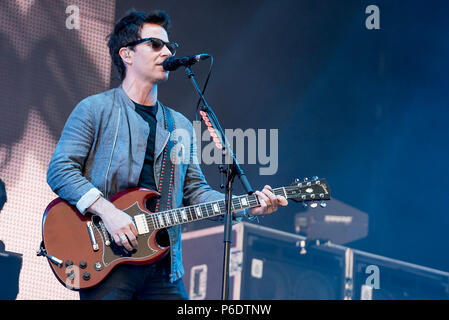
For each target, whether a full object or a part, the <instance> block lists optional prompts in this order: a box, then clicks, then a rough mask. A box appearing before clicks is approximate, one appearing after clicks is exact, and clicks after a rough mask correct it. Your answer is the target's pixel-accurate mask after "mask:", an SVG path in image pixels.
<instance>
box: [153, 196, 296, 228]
mask: <svg viewBox="0 0 449 320" xmlns="http://www.w3.org/2000/svg"><path fill="white" fill-rule="evenodd" d="M273 193H274V194H275V195H276V196H277V195H280V196H284V197H286V198H287V194H286V192H285V188H276V189H273ZM259 205H260V203H259V200H258V197H257V196H256V195H255V194H252V195H242V196H236V197H233V198H232V201H231V207H232V212H238V211H241V210H244V209H249V208H253V207H257V206H259ZM225 213H226V204H225V200H219V201H212V202H207V203H202V204H199V205H193V206H187V207H182V208H177V209H173V210H167V211H161V212H157V213H153V214H150V215H148V216H147V222H148V224H149V225H150V227H152V228H153V229H162V228H167V227H171V226H175V225H179V224H184V223H188V222H193V221H197V220H202V219H208V218H212V217H216V216H220V215H223V214H225Z"/></svg>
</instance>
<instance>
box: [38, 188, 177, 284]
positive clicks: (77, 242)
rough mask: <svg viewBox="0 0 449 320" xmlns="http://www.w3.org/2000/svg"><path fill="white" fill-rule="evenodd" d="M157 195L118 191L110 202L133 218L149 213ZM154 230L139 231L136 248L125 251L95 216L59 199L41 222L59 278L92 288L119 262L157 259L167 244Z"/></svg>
mask: <svg viewBox="0 0 449 320" xmlns="http://www.w3.org/2000/svg"><path fill="white" fill-rule="evenodd" d="M157 196H159V194H158V193H157V192H156V191H153V190H150V189H145V188H135V189H129V190H126V191H123V192H121V193H118V194H117V195H115V196H114V197H112V198H111V199H110V201H111V202H112V203H113V204H114V205H115V206H116V207H117V208H119V209H120V210H122V211H124V212H126V213H127V214H129V215H130V216H131V217H134V216H136V215H141V214H152V213H151V212H150V211H148V210H147V209H146V205H145V203H146V201H147V200H148V199H149V198H152V197H157ZM157 231H158V230H149V232H147V233H145V234H139V235H138V237H137V241H138V243H139V245H138V248H137V249H136V250H134V251H132V252H128V251H126V249H124V247H122V246H118V245H116V244H115V243H114V241H113V239H112V237H110V236H109V235H108V234H107V231H106V229H105V228H104V225H102V222H101V219H100V218H99V217H98V216H95V215H91V214H89V213H88V214H86V215H85V216H84V215H82V214H80V213H79V211H78V210H77V209H76V207H74V206H72V205H70V204H69V203H68V202H66V201H64V200H62V199H60V198H58V199H55V200H54V201H52V202H51V203H50V204H49V205H48V207H47V209H46V211H45V214H44V217H43V221H42V234H43V242H44V246H45V250H46V253H47V254H49V255H51V256H53V257H54V258H56V259H49V263H50V266H51V268H52V270H53V272H54V273H55V275H56V277H57V278H58V280H59V281H60V282H61V283H62V284H63V285H65V286H66V287H68V288H69V289H84V288H89V287H93V286H95V285H97V284H98V283H100V282H101V281H102V280H103V279H104V278H105V277H106V276H107V275H108V274H109V273H110V272H111V270H112V269H113V268H114V267H115V266H117V265H119V264H122V263H128V264H149V263H152V262H154V261H156V260H158V259H160V258H161V257H163V256H164V254H165V253H166V252H167V250H169V247H161V246H159V245H158V243H157V242H156V234H157ZM58 259H59V260H58ZM55 261H58V262H59V263H55ZM61 262H62V263H61Z"/></svg>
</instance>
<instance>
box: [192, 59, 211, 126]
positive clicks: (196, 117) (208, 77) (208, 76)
mask: <svg viewBox="0 0 449 320" xmlns="http://www.w3.org/2000/svg"><path fill="white" fill-rule="evenodd" d="M213 64H214V57H213V56H210V65H209V73H208V74H207V78H206V81H205V83H204V87H203V90H202V91H201V94H202V95H203V96H204V92H206V88H207V84H208V83H209V79H210V75H211V73H212V66H213ZM200 104H201V97H200V98H199V99H198V103H197V104H196V112H195V121H198V109H199V107H200Z"/></svg>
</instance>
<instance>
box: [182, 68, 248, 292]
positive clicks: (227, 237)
mask: <svg viewBox="0 0 449 320" xmlns="http://www.w3.org/2000/svg"><path fill="white" fill-rule="evenodd" d="M185 70H186V75H187V77H188V78H189V79H190V80H191V81H192V84H193V86H194V87H195V90H196V91H197V92H198V95H199V96H200V98H201V101H202V102H203V106H202V107H201V110H202V111H203V112H205V113H206V114H207V116H208V118H209V119H210V122H211V124H212V127H213V128H214V129H215V131H216V132H217V133H218V135H217V138H218V139H219V140H220V144H221V146H222V152H223V153H227V154H228V157H229V158H228V159H232V161H231V163H230V164H229V166H228V169H227V170H223V171H222V172H223V173H224V174H225V175H226V179H227V182H226V192H225V197H226V199H225V204H226V214H225V219H224V224H225V230H224V257H223V290H222V300H228V299H229V265H230V249H231V242H232V239H231V230H232V207H231V200H232V184H233V182H234V177H235V176H236V175H237V176H238V177H239V179H240V181H241V182H242V185H243V187H244V189H245V191H246V192H247V193H248V195H251V194H253V193H254V191H253V189H252V187H251V185H250V183H249V181H248V178H247V177H246V175H245V173H244V172H243V170H242V168H241V167H240V165H239V163H238V162H237V159H236V158H235V155H234V153H233V152H232V149H231V148H230V144H229V141H228V140H227V139H226V135H225V133H224V131H223V129H222V128H221V126H220V123H219V122H218V119H217V117H216V116H215V113H214V112H213V111H212V109H211V108H210V106H209V105H208V104H207V101H206V99H205V98H204V96H203V94H202V92H201V89H200V88H199V86H198V83H197V82H196V80H195V75H194V73H193V71H192V70H191V69H190V68H189V67H186V68H185Z"/></svg>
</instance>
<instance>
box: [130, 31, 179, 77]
mask: <svg viewBox="0 0 449 320" xmlns="http://www.w3.org/2000/svg"><path fill="white" fill-rule="evenodd" d="M140 37H141V38H142V39H143V38H150V37H152V38H158V39H161V40H163V41H165V42H168V35H167V31H165V29H164V28H163V27H161V26H159V25H157V24H151V23H145V24H144V25H143V26H142V30H141V33H140ZM171 55H172V54H171V52H170V50H168V48H167V47H166V46H163V47H162V48H161V49H154V48H153V47H152V46H151V42H144V43H141V44H138V45H136V46H135V47H134V52H133V59H132V64H131V65H128V70H130V69H132V70H133V71H132V72H134V73H135V74H136V75H137V76H138V77H139V78H140V79H144V80H146V81H149V82H151V83H154V84H156V83H159V82H163V81H166V80H167V79H168V73H169V72H168V71H165V70H164V68H163V67H162V63H163V62H164V60H165V59H167V58H168V57H170V56H171Z"/></svg>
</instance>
